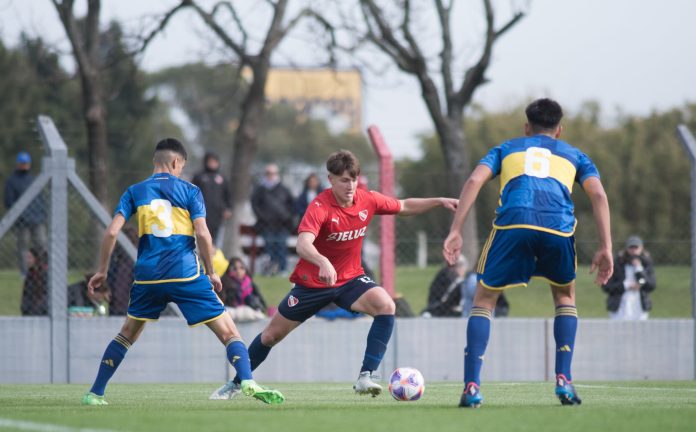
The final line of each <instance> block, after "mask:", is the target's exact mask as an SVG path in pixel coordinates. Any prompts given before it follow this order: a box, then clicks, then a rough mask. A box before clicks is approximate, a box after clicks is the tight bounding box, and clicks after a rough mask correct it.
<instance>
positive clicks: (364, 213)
mask: <svg viewBox="0 0 696 432" xmlns="http://www.w3.org/2000/svg"><path fill="white" fill-rule="evenodd" d="M358 216H360V220H361V221H363V222H365V220H366V219H367V210H360V213H358Z"/></svg>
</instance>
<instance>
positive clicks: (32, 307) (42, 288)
mask: <svg viewBox="0 0 696 432" xmlns="http://www.w3.org/2000/svg"><path fill="white" fill-rule="evenodd" d="M27 265H28V266H29V267H28V268H27V276H26V278H25V279H24V289H23V290H22V305H21V310H22V315H26V316H31V315H47V314H48V254H47V253H46V250H45V249H43V248H42V247H41V246H34V247H32V248H30V249H29V251H27Z"/></svg>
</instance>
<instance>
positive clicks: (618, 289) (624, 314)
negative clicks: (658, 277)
mask: <svg viewBox="0 0 696 432" xmlns="http://www.w3.org/2000/svg"><path fill="white" fill-rule="evenodd" d="M655 283H656V281H655V268H654V267H653V262H652V259H651V258H650V254H649V253H648V252H647V251H646V250H645V248H644V247H643V240H642V239H641V238H640V237H638V236H637V235H632V236H630V237H629V238H628V240H626V247H625V248H624V249H623V250H621V251H620V252H619V253H618V255H617V256H616V259H615V260H614V274H613V275H612V277H611V279H609V281H608V282H607V283H606V284H604V285H602V290H604V292H606V293H607V294H608V297H607V310H608V311H609V318H611V319H613V320H627V321H629V320H641V321H642V320H646V319H648V314H649V312H650V310H651V309H652V300H651V299H650V293H651V292H653V291H654V290H655Z"/></svg>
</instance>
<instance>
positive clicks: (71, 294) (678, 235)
mask: <svg viewBox="0 0 696 432" xmlns="http://www.w3.org/2000/svg"><path fill="white" fill-rule="evenodd" d="M34 162H35V163H34V166H33V167H29V168H30V170H29V171H26V170H22V169H18V170H17V171H16V172H14V173H12V174H11V175H7V176H5V189H4V199H5V205H6V206H5V209H4V210H3V213H2V214H0V217H5V216H6V215H7V214H9V213H10V211H11V209H12V208H13V206H15V205H16V204H17V203H18V202H19V201H20V199H21V197H22V195H23V193H26V192H27V191H28V190H29V189H30V188H31V185H32V184H33V182H32V178H33V179H34V182H36V181H39V180H40V179H41V178H42V177H41V176H42V173H44V172H47V170H46V169H45V168H46V167H41V164H42V161H34ZM18 168H20V167H19V165H18ZM24 168H27V167H24ZM197 168H199V167H197V166H195V165H193V164H191V165H190V166H187V170H186V171H185V174H184V177H185V178H186V179H188V180H191V179H192V177H193V176H194V174H195V173H196V172H197V171H198V169H197ZM223 168H224V167H223ZM266 168H268V166H264V165H263V164H259V165H257V166H254V167H252V174H253V176H254V184H255V187H254V189H253V190H251V191H249V192H250V201H249V203H248V205H246V206H245V207H244V208H243V209H241V212H242V213H243V214H242V216H241V218H240V220H241V223H242V228H241V229H240V231H239V232H238V233H237V234H238V235H239V236H241V237H242V242H241V243H242V252H243V256H242V258H243V259H244V260H245V261H246V263H247V265H248V266H249V267H250V268H251V271H252V272H253V273H256V274H264V275H279V276H286V275H287V274H288V273H289V272H291V271H292V269H293V266H294V264H295V263H296V262H297V259H298V257H297V254H296V251H295V242H296V229H297V226H298V224H299V222H300V220H301V217H302V214H303V212H304V210H305V209H306V208H307V205H308V204H309V203H310V202H311V200H312V199H313V198H314V197H315V196H316V194H317V193H318V192H320V191H321V190H322V189H324V188H326V187H327V186H328V181H327V179H326V174H325V169H324V167H321V166H316V167H311V166H307V165H281V166H280V167H279V173H278V174H279V177H278V179H277V180H278V181H279V182H280V185H282V188H283V189H285V190H284V191H281V190H280V189H279V188H280V187H281V186H276V185H274V184H272V182H268V181H264V176H265V174H266V173H265V170H266ZM76 170H77V174H75V173H73V175H74V176H76V177H77V176H78V174H79V177H82V178H86V177H87V175H86V174H87V172H86V168H85V167H83V166H79V167H76ZM111 170H112V172H116V173H120V172H119V171H118V168H117V167H112V168H111ZM220 172H221V173H224V172H225V171H224V169H223V170H221V171H220ZM120 174H123V173H120ZM150 174H151V172H149V171H143V172H130V171H129V172H128V177H129V178H131V179H132V181H133V182H136V181H139V180H142V179H144V178H146V177H147V176H149V175H150ZM420 175H421V176H422V178H423V179H424V180H423V181H429V182H434V183H437V179H438V178H440V177H442V176H443V174H442V173H441V172H439V171H438V172H436V171H433V172H422V173H420ZM378 179H379V173H378V171H377V170H376V169H375V168H373V167H370V166H367V167H363V173H362V176H361V186H364V187H367V188H368V189H374V188H376V187H377V184H378ZM42 181H43V182H44V184H43V186H41V187H40V189H39V190H38V191H34V193H35V195H36V196H35V198H33V199H32V200H31V201H30V202H29V203H26V205H25V208H24V209H23V210H22V212H21V214H20V215H19V216H17V217H16V219H15V220H14V221H13V222H12V224H11V226H9V227H6V229H5V231H4V233H3V234H4V235H2V236H1V237H0V279H1V280H2V284H1V287H0V290H2V295H3V298H4V299H6V301H4V302H2V303H0V315H45V314H47V313H48V312H47V311H48V310H49V308H48V303H49V299H50V295H49V294H48V288H47V286H48V273H49V272H48V270H47V269H48V266H49V264H50V261H51V259H55V258H54V256H53V255H52V254H51V251H50V250H49V243H48V238H49V237H50V235H54V236H56V237H55V238H65V242H66V245H67V247H66V249H65V250H66V251H67V254H66V256H65V257H62V258H63V259H64V260H66V261H67V272H68V273H67V284H66V285H65V287H63V288H61V290H62V295H63V296H64V297H65V300H66V304H67V307H68V312H69V314H70V315H77V316H90V315H104V314H109V315H123V314H125V313H126V309H127V305H128V298H129V290H130V285H131V283H132V269H133V256H132V252H133V251H134V249H132V250H131V251H130V252H128V251H126V250H125V249H124V247H123V246H122V245H117V246H116V249H115V251H114V254H113V257H112V261H111V265H110V270H109V277H108V280H107V282H108V283H107V285H108V286H107V288H106V289H105V290H103V291H102V292H99V293H96V294H94V295H90V294H89V293H87V291H86V280H87V278H88V277H89V275H90V274H91V272H93V271H94V269H95V268H96V264H97V257H98V254H99V243H100V240H101V236H102V232H103V227H104V220H103V219H101V218H99V217H97V216H95V214H96V213H95V208H94V207H95V203H94V202H92V203H91V204H90V203H89V202H88V201H89V200H86V199H85V196H84V195H85V190H86V188H84V185H83V188H84V190H78V189H80V188H77V187H76V186H75V184H73V183H70V182H69V183H68V187H67V192H66V195H65V196H66V201H67V202H66V204H65V208H66V216H67V220H66V225H67V232H66V233H63V236H62V237H61V236H60V235H58V234H57V233H51V232H50V229H49V228H50V227H51V226H52V223H51V215H52V213H51V205H52V204H51V203H52V199H53V196H52V193H51V187H50V183H49V182H48V181H47V180H45V179H43V180H42ZM404 189H405V188H401V189H399V187H398V186H397V190H399V191H400V192H399V195H400V197H402V198H403V197H404V196H403V195H404ZM490 189H491V190H490V191H488V194H489V195H491V196H493V195H495V194H496V193H497V190H493V189H497V188H495V187H491V188H490ZM120 192H121V191H118V193H120ZM118 193H112V195H114V196H112V197H111V201H112V202H116V201H117V199H118ZM484 193H486V192H485V191H484ZM583 195H584V194H583V193H582V191H581V190H579V188H578V189H577V190H576V194H575V195H574V196H575V199H576V200H578V201H579V203H578V207H577V214H578V219H579V228H578V231H577V236H576V237H577V241H576V247H577V254H578V263H579V264H580V265H587V264H588V263H589V262H590V260H591V257H592V254H593V253H594V250H595V248H596V246H597V242H596V239H595V234H594V222H593V220H592V215H591V210H590V209H589V207H588V203H587V202H586V199H585V198H583ZM494 200H495V198H493V199H491V198H490V197H488V198H486V196H482V201H481V202H480V203H479V205H478V208H477V213H478V214H477V216H478V239H471V240H470V241H475V242H476V244H477V245H478V248H479V250H480V248H481V246H482V243H483V241H484V240H485V239H486V236H487V235H488V230H489V227H490V222H491V220H492V217H493V210H494V207H495V201H494ZM583 200H585V201H583ZM218 207H219V206H218ZM107 210H108V213H111V211H112V209H111V208H110V209H107ZM102 212H104V214H107V213H106V212H105V211H104V210H103V209H102ZM635 217H636V218H638V215H636V216H635ZM262 219H263V220H262ZM623 219H624V220H625V219H626V218H625V217H624V218H623ZM629 219H630V218H629ZM615 220H619V218H616V219H615ZM378 221H379V218H377V219H376V220H375V222H376V223H372V224H371V225H370V227H369V229H368V230H367V231H366V232H365V234H366V236H365V237H366V241H365V246H364V249H363V258H364V259H363V262H364V264H365V265H366V266H368V267H369V268H370V269H371V270H377V268H376V267H377V266H378V264H379V259H378V257H379V254H380V251H379V237H378V230H379V223H378ZM261 222H262V223H261ZM450 222H451V213H450V212H448V211H445V210H442V209H436V210H433V211H431V212H429V213H428V214H425V215H421V216H417V217H410V218H397V219H396V232H395V239H396V255H395V263H396V266H397V267H416V268H429V269H430V273H429V275H430V274H432V276H433V277H434V276H435V273H436V272H437V270H434V269H439V268H442V267H443V265H444V262H443V259H442V255H441V250H442V243H443V240H444V238H445V237H446V235H447V232H448V230H449V224H450ZM131 224H132V222H131ZM131 224H129V225H127V226H126V228H125V229H124V234H125V236H126V237H127V238H129V241H130V242H131V243H130V244H131V246H133V247H135V246H134V245H136V244H137V230H136V228H135V227H134V226H131ZM221 226H222V227H223V228H221V229H225V228H224V224H222V225H221ZM613 228H614V245H615V249H616V250H617V251H618V249H620V248H621V247H622V246H623V242H624V241H625V239H626V238H627V237H628V235H630V234H634V233H635V234H638V235H641V236H642V237H643V239H644V241H645V248H646V249H647V250H648V251H649V252H650V253H651V255H652V258H653V260H654V261H655V263H656V264H658V265H675V266H676V265H678V266H688V265H689V264H690V250H691V242H690V225H689V220H688V219H685V220H671V221H670V229H669V230H666V229H657V228H656V229H653V230H652V231H648V232H634V231H633V230H632V228H631V227H630V226H628V225H627V224H626V223H621V224H619V225H616V224H615V225H614V227H613ZM658 228H660V227H658ZM213 235H214V236H216V237H217V238H218V240H220V239H222V237H223V235H222V234H221V232H219V231H217V232H213ZM348 235H350V234H348ZM356 235H361V234H360V233H357V234H356ZM218 244H220V245H222V242H221V241H218ZM56 250H59V249H56ZM227 255H229V253H227ZM228 257H229V256H228ZM469 264H470V265H469V270H470V269H471V268H472V267H473V266H474V265H475V263H469ZM428 285H429V284H428V283H425V284H424V287H423V290H424V292H425V291H426V290H427V287H428ZM424 295H425V294H424Z"/></svg>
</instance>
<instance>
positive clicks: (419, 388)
mask: <svg viewBox="0 0 696 432" xmlns="http://www.w3.org/2000/svg"><path fill="white" fill-rule="evenodd" d="M424 391H425V380H424V379H423V375H422V374H421V373H420V371H419V370H418V369H414V368H410V367H401V368H398V369H396V370H395V371H394V372H392V374H391V376H390V377H389V393H390V394H391V395H392V396H393V397H394V399H396V400H398V401H417V400H418V399H420V397H421V396H423V392H424Z"/></svg>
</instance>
